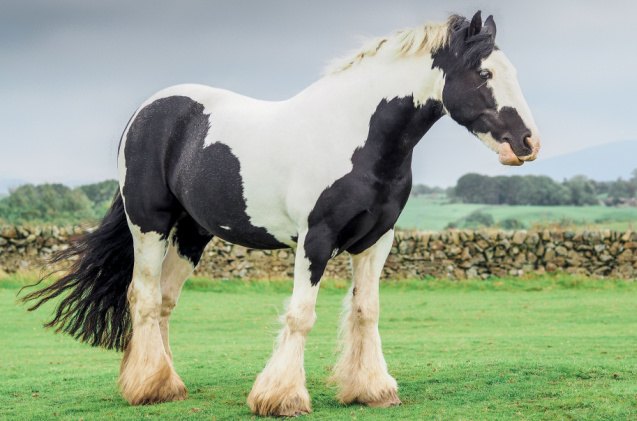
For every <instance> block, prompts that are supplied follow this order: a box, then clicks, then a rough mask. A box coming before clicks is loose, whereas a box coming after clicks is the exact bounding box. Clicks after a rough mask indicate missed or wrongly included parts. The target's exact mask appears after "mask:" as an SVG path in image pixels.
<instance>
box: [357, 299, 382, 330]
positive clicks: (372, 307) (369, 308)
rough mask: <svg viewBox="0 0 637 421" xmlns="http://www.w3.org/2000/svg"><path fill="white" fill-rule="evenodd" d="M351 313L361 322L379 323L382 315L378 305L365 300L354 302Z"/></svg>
mask: <svg viewBox="0 0 637 421" xmlns="http://www.w3.org/2000/svg"><path fill="white" fill-rule="evenodd" d="M351 314H352V316H353V317H354V318H355V320H356V321H357V322H358V323H360V324H372V323H377V322H378V318H379V315H380V310H379V308H378V305H377V304H375V303H369V302H364V301H359V300H355V301H353V302H352V308H351Z"/></svg>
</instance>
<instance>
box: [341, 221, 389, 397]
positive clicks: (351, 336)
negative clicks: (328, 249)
mask: <svg viewBox="0 0 637 421" xmlns="http://www.w3.org/2000/svg"><path fill="white" fill-rule="evenodd" d="M393 239H394V231H393V230H390V231H388V232H387V233H386V234H385V235H383V236H382V237H381V238H380V239H379V240H378V241H377V242H376V244H374V245H373V246H372V247H370V248H369V249H367V250H365V251H364V252H362V253H360V254H357V255H353V256H352V269H353V272H354V280H353V282H352V288H351V289H350V291H349V294H348V295H347V296H346V297H345V301H344V307H345V311H344V313H343V319H342V321H341V331H340V332H341V338H340V339H341V346H342V351H341V356H340V358H339V360H338V362H337V364H336V366H335V367H334V374H333V377H332V378H333V380H334V381H336V383H337V384H338V385H339V388H340V391H339V393H338V399H339V400H340V401H341V402H343V403H351V402H359V403H364V404H367V405H369V406H377V407H387V406H392V405H398V404H400V399H398V394H397V392H398V385H397V384H396V380H394V378H393V377H392V376H391V375H390V374H389V373H388V371H387V364H386V363H385V357H384V356H383V350H382V347H381V342H380V334H379V333H378V317H379V313H380V306H379V297H378V293H379V291H378V287H379V279H380V275H381V272H382V269H383V266H384V264H385V260H386V259H387V255H388V254H389V252H390V250H391V246H392V241H393Z"/></svg>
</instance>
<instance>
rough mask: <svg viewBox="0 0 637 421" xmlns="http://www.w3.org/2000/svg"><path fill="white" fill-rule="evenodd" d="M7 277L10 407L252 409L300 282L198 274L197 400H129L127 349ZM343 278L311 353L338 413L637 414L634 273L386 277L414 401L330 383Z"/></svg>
mask: <svg viewBox="0 0 637 421" xmlns="http://www.w3.org/2000/svg"><path fill="white" fill-rule="evenodd" d="M19 283H20V280H15V279H14V280H9V281H4V282H0V324H1V326H2V329H1V337H0V355H2V358H0V375H1V382H0V419H8V420H19V419H27V420H28V419H33V420H41V419H52V418H55V419H69V420H78V419H85V420H93V419H117V420H129V419H130V420H137V419H145V418H155V417H161V418H162V419H193V420H194V419H205V420H210V419H219V420H221V419H250V418H251V414H250V413H249V410H248V408H247V406H246V404H245V399H246V396H247V394H248V392H249V391H250V387H251V385H252V381H253V380H254V377H255V376H256V374H257V373H258V372H259V371H260V369H261V368H262V367H263V365H264V363H265V361H266V359H267V358H268V356H269V354H270V352H271V350H272V345H273V338H274V334H275V331H276V330H277V325H276V323H275V319H276V317H277V315H278V314H279V312H280V311H281V309H282V303H283V301H284V299H285V298H286V297H287V296H288V294H289V291H290V290H291V283H290V282H240V281H234V282H231V281H226V282H221V281H217V282H210V281H203V280H197V281H194V282H191V283H190V284H187V288H186V289H185V291H184V293H183V295H182V299H181V302H180V305H179V306H178V307H177V310H176V313H175V315H174V319H173V322H172V331H171V336H172V348H173V352H174V354H175V363H176V368H177V370H178V372H179V373H180V374H181V376H182V378H183V379H184V381H185V383H186V384H187V386H188V388H189V392H190V396H189V398H188V399H187V400H186V401H182V402H174V403H166V404H161V405H155V406H143V407H131V406H128V405H127V404H126V403H125V402H124V401H123V400H122V398H121V397H120V395H119V394H118V392H117V388H116V385H115V383H116V378H117V372H118V364H119V359H120V354H118V353H115V352H112V351H104V350H100V349H94V348H90V347H88V346H85V345H81V344H79V343H76V342H75V341H73V340H72V339H70V338H68V337H66V336H61V335H54V334H52V333H51V332H49V331H45V330H43V329H42V328H41V327H40V323H41V321H42V320H43V319H44V317H45V316H46V313H47V311H48V310H50V307H49V308H47V309H45V310H46V311H40V312H38V313H35V314H31V313H27V312H26V311H25V310H24V308H22V307H20V306H17V305H16V303H15V295H16V293H17V288H16V286H17V284H19ZM345 288H346V285H345V283H342V282H341V283H336V282H328V283H327V284H326V285H325V286H324V288H323V290H322V291H321V294H320V296H319V302H318V308H317V314H318V321H317V324H316V326H315V328H314V330H313V331H312V332H311V334H310V337H309V340H308V344H307V353H306V368H307V379H308V389H309V391H310V395H311V396H312V403H313V409H314V412H313V413H312V414H311V415H309V416H306V417H304V418H303V419H307V420H314V419H316V420H319V419H320V420H338V419H348V420H349V419H393V420H400V419H441V420H449V419H465V420H466V419H471V420H476V419H511V418H516V419H549V420H555V419H615V420H626V419H637V311H636V298H637V283H634V282H632V283H630V282H620V281H584V280H578V279H575V278H544V279H535V280H492V281H479V282H477V281H476V282H456V283H452V282H446V281H434V280H431V281H410V282H400V283H386V284H385V285H383V287H382V289H383V290H382V294H381V300H382V314H381V318H382V321H381V326H380V330H381V334H382V336H383V344H384V349H385V355H386V359H387V362H388V365H389V368H390V372H391V373H392V374H393V375H394V376H395V377H396V378H397V380H398V383H399V387H400V396H401V398H402V401H403V405H402V406H400V407H395V408H389V409H371V408H367V407H363V406H360V405H352V406H343V405H339V404H338V403H337V402H336V401H335V399H334V395H335V391H334V389H333V388H332V387H330V386H327V385H326V382H325V379H326V378H327V377H328V374H329V369H330V366H331V365H332V364H333V363H334V360H335V352H334V350H335V346H336V343H335V330H336V325H337V318H338V313H339V309H340V302H341V298H342V296H343V294H344V293H345Z"/></svg>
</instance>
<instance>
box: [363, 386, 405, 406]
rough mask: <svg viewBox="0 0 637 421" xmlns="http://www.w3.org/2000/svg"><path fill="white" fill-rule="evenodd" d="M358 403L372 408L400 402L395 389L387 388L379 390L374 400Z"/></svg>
mask: <svg viewBox="0 0 637 421" xmlns="http://www.w3.org/2000/svg"><path fill="white" fill-rule="evenodd" d="M357 401H358V400H357ZM359 403H363V404H365V405H367V406H369V407H372V408H389V407H390V406H398V405H400V404H401V403H402V402H401V401H400V398H398V393H397V392H396V390H387V391H383V392H381V393H380V394H379V396H378V397H377V398H376V400H371V401H367V402H359Z"/></svg>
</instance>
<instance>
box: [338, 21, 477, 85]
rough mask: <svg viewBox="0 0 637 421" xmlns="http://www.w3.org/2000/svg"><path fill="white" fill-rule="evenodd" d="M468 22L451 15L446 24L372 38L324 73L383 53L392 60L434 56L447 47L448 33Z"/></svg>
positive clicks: (342, 68) (348, 66) (439, 23)
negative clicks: (389, 54) (420, 55)
mask: <svg viewBox="0 0 637 421" xmlns="http://www.w3.org/2000/svg"><path fill="white" fill-rule="evenodd" d="M465 22H466V25H467V26H468V22H467V20H466V19H465V18H464V17H463V16H459V15H452V16H450V17H449V19H447V21H446V22H438V23H426V24H424V25H422V26H418V27H416V28H409V29H403V30H400V31H397V32H395V33H393V34H391V35H389V36H385V37H380V38H375V39H373V40H371V41H369V42H367V43H366V44H365V45H364V46H363V48H361V49H360V50H358V51H357V52H355V53H354V54H353V55H352V56H350V57H348V58H346V59H337V60H335V61H334V62H332V63H331V64H330V65H329V66H328V68H327V71H326V73H327V74H332V73H339V72H342V71H344V70H347V69H349V68H350V67H352V66H354V65H356V64H358V63H360V62H361V61H363V60H364V59H366V58H368V57H373V56H375V55H376V54H378V52H379V51H381V49H382V50H383V51H384V52H388V53H392V52H393V53H394V55H395V57H407V56H411V55H416V54H419V53H423V52H425V53H434V52H436V51H437V50H439V49H440V48H443V47H445V46H446V45H448V44H449V40H450V38H451V37H450V35H451V32H452V31H453V30H455V29H457V28H458V27H459V26H461V25H462V24H463V23H465Z"/></svg>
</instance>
